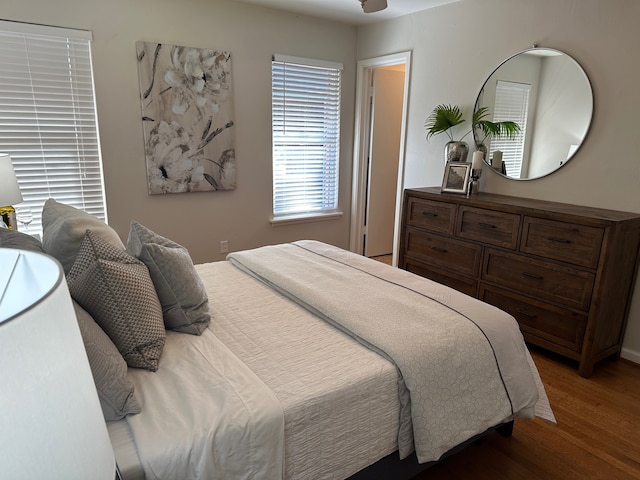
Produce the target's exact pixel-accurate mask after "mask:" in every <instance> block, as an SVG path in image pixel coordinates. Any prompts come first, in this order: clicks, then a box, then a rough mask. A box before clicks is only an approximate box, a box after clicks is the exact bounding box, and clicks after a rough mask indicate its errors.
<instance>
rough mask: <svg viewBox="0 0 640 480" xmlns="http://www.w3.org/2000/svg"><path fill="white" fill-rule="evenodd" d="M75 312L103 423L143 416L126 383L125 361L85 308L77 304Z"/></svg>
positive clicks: (130, 386) (127, 382) (74, 304)
mask: <svg viewBox="0 0 640 480" xmlns="http://www.w3.org/2000/svg"><path fill="white" fill-rule="evenodd" d="M73 308H74V309H75V311H76V318H77V319H78V326H79V327H80V333H81V335H82V341H83V342H84V348H85V350H86V351H87V357H88V358H89V366H90V367H91V373H92V374H93V381H94V383H95V384H96V390H97V391H98V398H99V399H100V406H101V407H102V413H103V414H104V419H105V420H106V421H107V422H110V421H113V420H120V419H121V418H124V417H125V416H127V415H129V414H135V413H140V411H141V408H140V404H139V403H138V400H137V399H136V397H135V396H134V394H133V385H132V384H131V382H130V381H129V380H128V379H127V364H126V362H125V361H124V358H122V355H120V352H118V349H117V348H116V346H115V345H114V344H113V342H112V341H111V339H110V338H109V337H108V336H107V334H106V333H104V330H102V329H101V328H100V326H99V325H98V324H97V323H96V322H95V321H94V320H93V318H91V315H89V313H87V311H86V310H85V309H84V308H82V307H81V306H80V305H78V303H76V302H75V301H74V302H73Z"/></svg>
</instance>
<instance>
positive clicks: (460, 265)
mask: <svg viewBox="0 0 640 480" xmlns="http://www.w3.org/2000/svg"><path fill="white" fill-rule="evenodd" d="M404 241H405V252H406V255H407V256H408V257H413V258H416V259H418V260H421V261H422V262H424V263H426V264H429V265H433V266H436V267H440V268H441V269H443V270H445V271H455V272H459V273H462V274H465V275H469V276H476V277H477V276H478V272H479V271H480V258H481V253H482V249H481V247H480V246H478V245H475V244H473V243H468V242H461V241H459V240H455V239H453V238H449V237H443V236H441V235H436V234H432V233H428V232H425V231H423V230H418V229H415V228H413V227H408V228H407V234H406V237H405V240H404Z"/></svg>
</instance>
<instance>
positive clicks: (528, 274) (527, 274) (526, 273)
mask: <svg viewBox="0 0 640 480" xmlns="http://www.w3.org/2000/svg"><path fill="white" fill-rule="evenodd" d="M522 275H524V276H525V277H529V278H533V279H534V280H542V279H543V278H544V277H542V276H541V275H536V274H535V273H529V272H522Z"/></svg>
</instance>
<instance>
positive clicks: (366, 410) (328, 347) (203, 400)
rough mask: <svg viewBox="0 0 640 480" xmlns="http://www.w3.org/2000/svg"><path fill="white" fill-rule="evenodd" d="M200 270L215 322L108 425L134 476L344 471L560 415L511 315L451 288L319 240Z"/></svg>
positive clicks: (136, 376)
mask: <svg viewBox="0 0 640 480" xmlns="http://www.w3.org/2000/svg"><path fill="white" fill-rule="evenodd" d="M195 270H196V272H197V275H198V276H199V278H200V279H201V280H202V284H203V285H204V287H205V289H206V292H207V296H208V302H209V309H210V313H211V323H210V324H209V326H208V328H206V329H204V330H203V331H202V332H201V335H185V334H184V333H178V332H172V331H168V332H167V334H166V341H165V345H164V349H163V351H162V355H161V356H160V358H159V364H158V368H157V371H155V372H151V371H147V370H142V369H134V368H129V369H128V373H127V377H128V379H129V380H130V381H131V382H132V384H133V385H134V387H135V395H136V397H137V399H138V401H139V403H140V405H141V411H140V413H138V414H135V415H128V416H127V417H125V418H124V419H122V420H118V421H113V422H108V429H109V433H110V435H111V440H112V444H113V447H114V451H115V453H116V458H117V461H118V467H119V469H120V472H121V474H122V477H123V478H124V479H125V480H135V479H143V478H144V479H147V480H150V479H156V478H157V479H192V478H194V479H195V478H225V479H234V480H235V479H245V478H246V479H258V478H264V479H280V478H282V479H287V480H289V479H292V480H293V479H347V478H350V477H352V476H354V475H356V474H357V473H358V472H361V471H363V469H365V468H367V467H369V466H371V465H373V464H376V463H377V462H379V461H381V459H390V458H391V459H396V460H398V461H400V460H401V459H407V458H408V457H409V458H410V456H413V457H414V458H417V460H418V462H419V463H420V464H423V465H427V464H429V463H431V462H435V461H438V460H439V459H440V458H442V457H443V456H444V455H447V454H448V453H449V452H451V451H455V450H456V449H457V448H459V446H461V445H465V444H466V443H468V442H469V441H470V440H471V439H474V438H476V437H477V436H478V435H482V434H483V433H485V432H487V431H490V430H491V429H493V428H495V427H498V426H500V425H505V424H506V425H509V424H510V422H512V421H513V420H514V419H516V418H532V417H534V416H536V415H537V416H539V417H542V418H544V419H546V420H548V421H551V422H553V421H555V420H554V418H553V413H552V411H551V409H550V406H549V402H548V400H547V397H546V394H545V391H544V388H543V386H542V383H541V381H540V378H539V375H538V372H537V370H536V367H535V365H534V363H533V360H532V359H531V356H530V355H529V353H528V351H527V349H526V346H525V344H524V342H523V339H522V336H521V334H520V332H519V329H518V326H517V323H516V322H515V320H514V319H513V318H512V317H510V316H509V315H507V314H506V313H504V312H502V311H500V310H498V309H496V308H494V307H492V306H490V305H487V304H484V303H482V302H480V301H478V300H476V299H473V298H471V297H468V296H466V295H463V294H461V293H459V292H457V291H454V290H452V289H450V288H448V287H445V286H442V285H439V284H437V283H435V282H432V281H429V280H427V279H424V278H421V277H418V276H415V275H413V274H411V273H409V272H405V271H402V270H399V269H396V268H392V267H389V266H387V265H384V264H382V263H379V262H375V261H373V260H370V259H367V258H364V257H362V256H359V255H355V254H353V253H350V252H347V251H345V250H342V249H339V248H336V247H333V246H330V245H326V244H323V243H320V242H315V241H300V242H293V243H290V244H282V245H274V246H267V247H261V248H258V249H254V250H248V251H244V252H237V253H233V254H230V255H229V256H228V257H227V260H225V261H221V262H213V263H207V264H200V265H196V266H195ZM403 461H408V460H403ZM354 478H355V477H354Z"/></svg>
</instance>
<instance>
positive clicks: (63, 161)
mask: <svg viewBox="0 0 640 480" xmlns="http://www.w3.org/2000/svg"><path fill="white" fill-rule="evenodd" d="M90 42H91V34H90V32H85V31H79V30H69V29H64V28H56V27H46V26H40V25H31V24H22V23H16V22H6V21H0V65H2V69H1V70H0V152H2V153H8V154H10V155H11V160H12V161H13V166H14V169H15V171H16V176H17V178H18V184H19V185H20V190H21V192H22V197H23V198H24V202H23V203H21V204H19V205H17V206H15V207H16V210H17V211H19V210H20V208H23V207H26V206H28V207H29V208H31V210H32V212H33V217H34V218H33V222H32V223H31V224H30V225H29V233H32V234H33V233H38V232H39V233H41V213H42V206H43V204H44V202H45V201H46V200H47V199H48V198H49V197H53V198H55V199H56V200H58V201H60V202H62V203H65V204H67V205H72V206H74V207H76V208H79V209H81V210H84V211H86V212H87V213H90V214H92V215H95V216H97V217H99V218H101V219H103V220H106V212H105V206H104V187H103V181H102V168H101V160H100V149H99V142H98V128H97V119H96V109H95V101H94V92H93V73H92V68H91V50H90ZM18 226H20V225H18Z"/></svg>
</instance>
